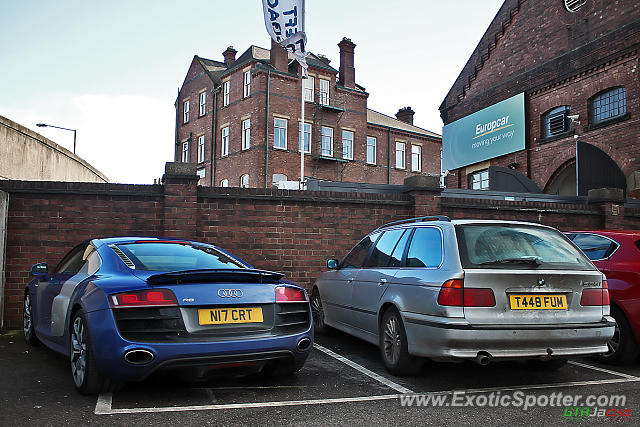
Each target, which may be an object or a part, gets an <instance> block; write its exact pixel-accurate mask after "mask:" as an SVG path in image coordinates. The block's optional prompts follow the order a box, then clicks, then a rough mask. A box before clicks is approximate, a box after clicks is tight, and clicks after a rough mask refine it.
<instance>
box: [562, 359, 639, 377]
mask: <svg viewBox="0 0 640 427" xmlns="http://www.w3.org/2000/svg"><path fill="white" fill-rule="evenodd" d="M569 363H570V364H572V365H576V366H580V367H581V368H587V369H593V370H594V371H600V372H604V373H606V374H609V375H615V376H617V377H622V378H629V379H640V378H638V377H636V376H634V375H629V374H625V373H622V372H617V371H611V370H609V369H604V368H600V367H598V366H591V365H587V364H586V363H581V362H576V361H574V360H570V361H569Z"/></svg>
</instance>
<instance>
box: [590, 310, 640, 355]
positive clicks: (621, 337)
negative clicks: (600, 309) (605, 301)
mask: <svg viewBox="0 0 640 427" xmlns="http://www.w3.org/2000/svg"><path fill="white" fill-rule="evenodd" d="M611 317H613V318H614V319H615V321H616V328H615V332H614V333H613V337H611V339H610V340H609V342H607V347H609V351H608V352H607V353H603V354H598V355H596V356H594V359H596V360H597V361H599V362H603V363H608V364H611V365H627V364H629V363H631V362H633V361H634V360H636V358H637V357H638V344H637V343H636V340H635V337H634V336H633V331H632V330H631V325H629V321H628V320H627V317H626V316H625V315H624V312H623V311H622V310H621V309H619V308H618V307H615V306H611Z"/></svg>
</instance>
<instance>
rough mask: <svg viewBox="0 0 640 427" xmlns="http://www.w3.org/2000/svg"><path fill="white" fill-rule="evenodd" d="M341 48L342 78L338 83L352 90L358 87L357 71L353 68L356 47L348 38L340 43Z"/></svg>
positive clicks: (344, 38)
mask: <svg viewBox="0 0 640 427" xmlns="http://www.w3.org/2000/svg"><path fill="white" fill-rule="evenodd" d="M338 47H340V76H339V79H338V82H339V83H340V84H341V85H342V86H344V87H348V88H351V89H355V87H356V69H355V68H354V67H353V50H354V49H355V47H356V45H355V43H353V42H352V41H351V39H348V38H346V37H343V38H342V41H340V43H338Z"/></svg>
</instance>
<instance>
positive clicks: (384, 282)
mask: <svg viewBox="0 0 640 427" xmlns="http://www.w3.org/2000/svg"><path fill="white" fill-rule="evenodd" d="M386 284H387V279H380V281H379V282H378V286H384V285H386Z"/></svg>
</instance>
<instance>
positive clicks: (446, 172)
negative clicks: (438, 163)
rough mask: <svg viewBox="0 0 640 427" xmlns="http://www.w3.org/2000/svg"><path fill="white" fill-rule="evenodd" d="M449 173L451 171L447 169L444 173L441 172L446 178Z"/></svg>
mask: <svg viewBox="0 0 640 427" xmlns="http://www.w3.org/2000/svg"><path fill="white" fill-rule="evenodd" d="M449 173H450V172H449V170H448V169H447V170H446V171H444V172H442V173H441V174H440V176H442V177H443V178H446V177H447V175H449Z"/></svg>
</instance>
